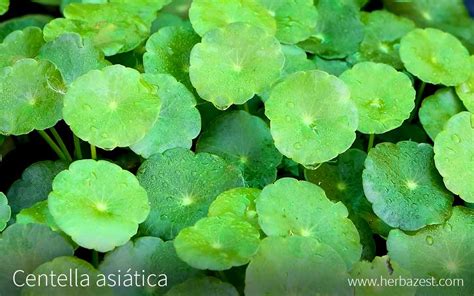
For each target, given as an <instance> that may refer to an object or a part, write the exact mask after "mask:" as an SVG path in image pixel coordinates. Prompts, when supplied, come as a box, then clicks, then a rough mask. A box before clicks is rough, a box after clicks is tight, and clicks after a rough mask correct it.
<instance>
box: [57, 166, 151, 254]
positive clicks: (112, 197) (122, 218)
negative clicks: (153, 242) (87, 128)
mask: <svg viewBox="0 0 474 296" xmlns="http://www.w3.org/2000/svg"><path fill="white" fill-rule="evenodd" d="M48 206H49V211H50V212H51V214H52V215H53V217H54V220H55V221H56V223H57V225H58V226H59V228H61V230H62V231H64V232H65V233H66V234H68V235H69V236H71V238H72V239H73V240H74V241H75V242H76V243H77V244H79V245H80V246H82V247H84V248H88V249H94V250H97V251H100V252H107V251H110V250H112V249H113V248H115V247H117V246H121V245H123V244H125V243H126V242H127V241H128V240H129V239H130V238H131V237H132V236H133V235H135V234H136V232H137V229H138V224H140V223H141V222H143V221H145V219H146V217H147V216H148V213H149V212H150V206H149V204H148V198H147V193H146V191H145V190H144V189H143V188H142V187H141V186H140V185H139V183H138V181H137V179H136V178H135V176H133V175H132V174H131V173H129V172H128V171H125V170H123V169H121V168H120V167H119V166H117V165H115V164H112V163H110V162H107V161H95V160H90V159H88V160H78V161H76V162H73V163H72V164H71V165H70V166H69V169H68V170H66V171H63V172H61V173H59V174H58V175H57V176H56V178H54V181H53V191H52V192H51V193H50V194H49V197H48Z"/></svg>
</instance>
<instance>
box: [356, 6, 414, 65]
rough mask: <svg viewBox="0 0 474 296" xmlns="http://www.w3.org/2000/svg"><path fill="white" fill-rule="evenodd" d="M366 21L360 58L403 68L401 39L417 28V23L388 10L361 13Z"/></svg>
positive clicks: (363, 20) (364, 21)
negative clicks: (400, 49)
mask: <svg viewBox="0 0 474 296" xmlns="http://www.w3.org/2000/svg"><path fill="white" fill-rule="evenodd" d="M361 20H362V22H363V23H364V25H365V26H364V32H365V34H364V39H363V40H362V43H361V44H360V47H359V57H358V58H359V59H360V60H362V61H373V62H377V63H385V64H388V65H390V66H392V67H394V68H395V69H403V63H402V61H401V60H400V54H399V48H400V39H401V38H402V37H403V36H404V35H405V34H407V33H408V32H410V31H411V30H413V29H415V24H414V23H413V22H412V21H411V20H409V19H406V18H404V17H401V16H397V15H395V14H392V13H390V12H388V11H386V10H375V11H372V12H370V13H367V12H364V13H362V14H361Z"/></svg>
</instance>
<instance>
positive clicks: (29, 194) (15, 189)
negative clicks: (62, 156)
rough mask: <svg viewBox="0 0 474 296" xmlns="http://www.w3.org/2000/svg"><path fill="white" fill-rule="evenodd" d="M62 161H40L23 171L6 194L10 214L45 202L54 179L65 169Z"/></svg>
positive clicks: (64, 163) (66, 165) (65, 165)
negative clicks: (10, 210)
mask: <svg viewBox="0 0 474 296" xmlns="http://www.w3.org/2000/svg"><path fill="white" fill-rule="evenodd" d="M67 167H68V164H67V163H66V162H64V161H49V160H45V161H40V162H36V163H34V164H32V165H30V166H29V167H27V168H26V169H25V171H24V172H23V174H22V175H21V179H19V180H17V181H15V182H14V183H13V184H12V186H11V187H10V189H9V190H8V192H7V196H8V200H9V203H10V206H11V208H12V212H13V213H14V214H17V213H18V212H20V211H21V210H22V209H26V208H30V207H31V206H33V205H34V204H36V203H37V202H39V201H43V200H46V199H47V198H48V194H49V193H50V192H51V189H52V183H53V179H54V177H56V175H57V174H58V173H59V172H61V171H62V170H65V169H67Z"/></svg>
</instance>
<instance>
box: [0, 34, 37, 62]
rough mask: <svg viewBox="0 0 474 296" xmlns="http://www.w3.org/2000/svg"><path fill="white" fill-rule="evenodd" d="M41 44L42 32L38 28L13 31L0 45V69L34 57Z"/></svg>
mask: <svg viewBox="0 0 474 296" xmlns="http://www.w3.org/2000/svg"><path fill="white" fill-rule="evenodd" d="M43 44H44V40H43V32H42V31H41V29H40V28H38V27H26V28H25V29H23V30H18V31H13V32H12V33H10V34H8V36H7V37H5V39H3V42H2V43H1V44H0V67H7V66H12V65H13V64H15V62H16V61H18V60H20V59H23V58H34V57H36V56H37V55H38V53H39V50H40V48H41V46H43Z"/></svg>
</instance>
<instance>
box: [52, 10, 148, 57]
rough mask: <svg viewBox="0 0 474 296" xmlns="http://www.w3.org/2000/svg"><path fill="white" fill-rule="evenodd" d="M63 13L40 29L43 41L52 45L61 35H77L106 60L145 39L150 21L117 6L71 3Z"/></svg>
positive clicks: (134, 11) (132, 11) (134, 46)
mask: <svg viewBox="0 0 474 296" xmlns="http://www.w3.org/2000/svg"><path fill="white" fill-rule="evenodd" d="M63 13H64V16H65V17H66V18H56V19H54V20H52V21H51V22H49V23H48V24H47V25H46V26H45V27H44V38H45V40H46V41H52V40H54V39H56V37H58V36H60V35H61V34H63V33H78V34H79V35H81V36H82V37H83V38H90V39H91V40H92V43H93V44H94V45H95V46H96V47H97V48H99V49H101V50H102V51H103V52H104V54H105V55H106V56H111V55H114V54H117V53H121V52H127V51H130V50H132V49H134V48H136V47H137V46H138V45H140V43H142V42H143V41H144V40H145V39H146V38H147V37H148V34H149V31H150V27H151V22H152V21H153V18H152V19H150V20H148V19H147V18H143V17H141V16H140V15H139V13H138V12H137V11H136V10H135V9H130V7H128V6H127V5H122V4H120V3H106V4H82V3H72V4H69V5H68V6H66V8H65V9H64V12H63Z"/></svg>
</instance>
